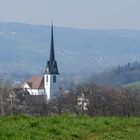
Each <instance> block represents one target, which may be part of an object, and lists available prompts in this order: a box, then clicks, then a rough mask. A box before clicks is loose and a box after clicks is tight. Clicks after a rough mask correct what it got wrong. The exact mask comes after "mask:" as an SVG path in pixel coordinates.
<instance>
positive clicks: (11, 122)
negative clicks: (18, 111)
mask: <svg viewBox="0 0 140 140" xmlns="http://www.w3.org/2000/svg"><path fill="white" fill-rule="evenodd" d="M139 122H140V119H139V118H119V117H116V118H115V117H94V118H91V117H88V116H72V115H63V116H53V117H29V116H11V117H10V116H9V117H0V124H1V125H0V139H1V140H7V139H10V140H15V139H18V140H33V139H34V140H66V139H67V140H112V139H113V140H139V137H140V123H139Z"/></svg>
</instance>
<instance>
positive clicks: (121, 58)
mask: <svg viewBox="0 0 140 140" xmlns="http://www.w3.org/2000/svg"><path fill="white" fill-rule="evenodd" d="M54 38H55V50H56V58H57V60H58V65H59V69H60V72H61V73H71V74H72V73H75V74H79V75H86V74H88V75H90V74H91V73H95V72H101V71H103V70H105V69H107V68H110V67H113V66H116V65H119V64H125V63H127V62H128V61H130V62H131V61H135V60H140V31H134V30H87V29H75V28H62V27H55V28H54ZM49 48H50V27H49V26H43V25H28V24H21V23H3V22H0V74H1V75H7V74H10V75H12V77H16V76H17V75H20V76H21V75H24V77H25V75H26V76H27V77H28V75H32V74H39V73H40V74H41V73H43V72H44V68H45V65H46V61H47V59H48V54H49Z"/></svg>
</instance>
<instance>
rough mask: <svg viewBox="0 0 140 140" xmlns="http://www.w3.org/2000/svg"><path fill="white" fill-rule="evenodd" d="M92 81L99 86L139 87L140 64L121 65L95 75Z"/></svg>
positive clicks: (91, 78)
mask: <svg viewBox="0 0 140 140" xmlns="http://www.w3.org/2000/svg"><path fill="white" fill-rule="evenodd" d="M90 80H91V81H92V82H94V83H97V84H99V85H113V86H122V85H123V86H124V87H138V86H139V84H140V83H139V81H140V62H137V61H135V62H132V63H130V62H128V63H127V64H125V65H122V66H120V65H119V66H118V67H114V68H112V70H110V71H105V72H102V73H99V74H94V75H93V76H91V77H90Z"/></svg>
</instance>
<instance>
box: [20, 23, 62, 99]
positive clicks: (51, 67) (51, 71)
mask: <svg viewBox="0 0 140 140" xmlns="http://www.w3.org/2000/svg"><path fill="white" fill-rule="evenodd" d="M58 75H59V72H58V66H57V61H56V59H55V51H54V36H53V25H52V27H51V46H50V57H49V60H48V61H47V66H46V69H45V73H44V75H43V76H33V77H31V78H30V79H29V80H27V81H25V82H24V83H23V86H22V87H23V89H24V90H26V91H28V92H29V94H30V95H46V96H47V100H50V99H52V98H53V97H55V96H56V95H57V94H58V90H59V87H58Z"/></svg>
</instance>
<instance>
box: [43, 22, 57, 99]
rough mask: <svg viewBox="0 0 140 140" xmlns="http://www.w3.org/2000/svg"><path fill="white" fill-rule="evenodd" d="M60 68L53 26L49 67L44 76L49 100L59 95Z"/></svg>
mask: <svg viewBox="0 0 140 140" xmlns="http://www.w3.org/2000/svg"><path fill="white" fill-rule="evenodd" d="M58 75H59V72H58V67H57V61H56V60H55V52H54V37H53V25H52V26H51V46H50V58H49V60H48V61H47V66H46V69H45V74H44V88H45V93H46V95H47V100H50V99H52V97H54V96H56V95H57V94H58V89H59V87H58Z"/></svg>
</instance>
